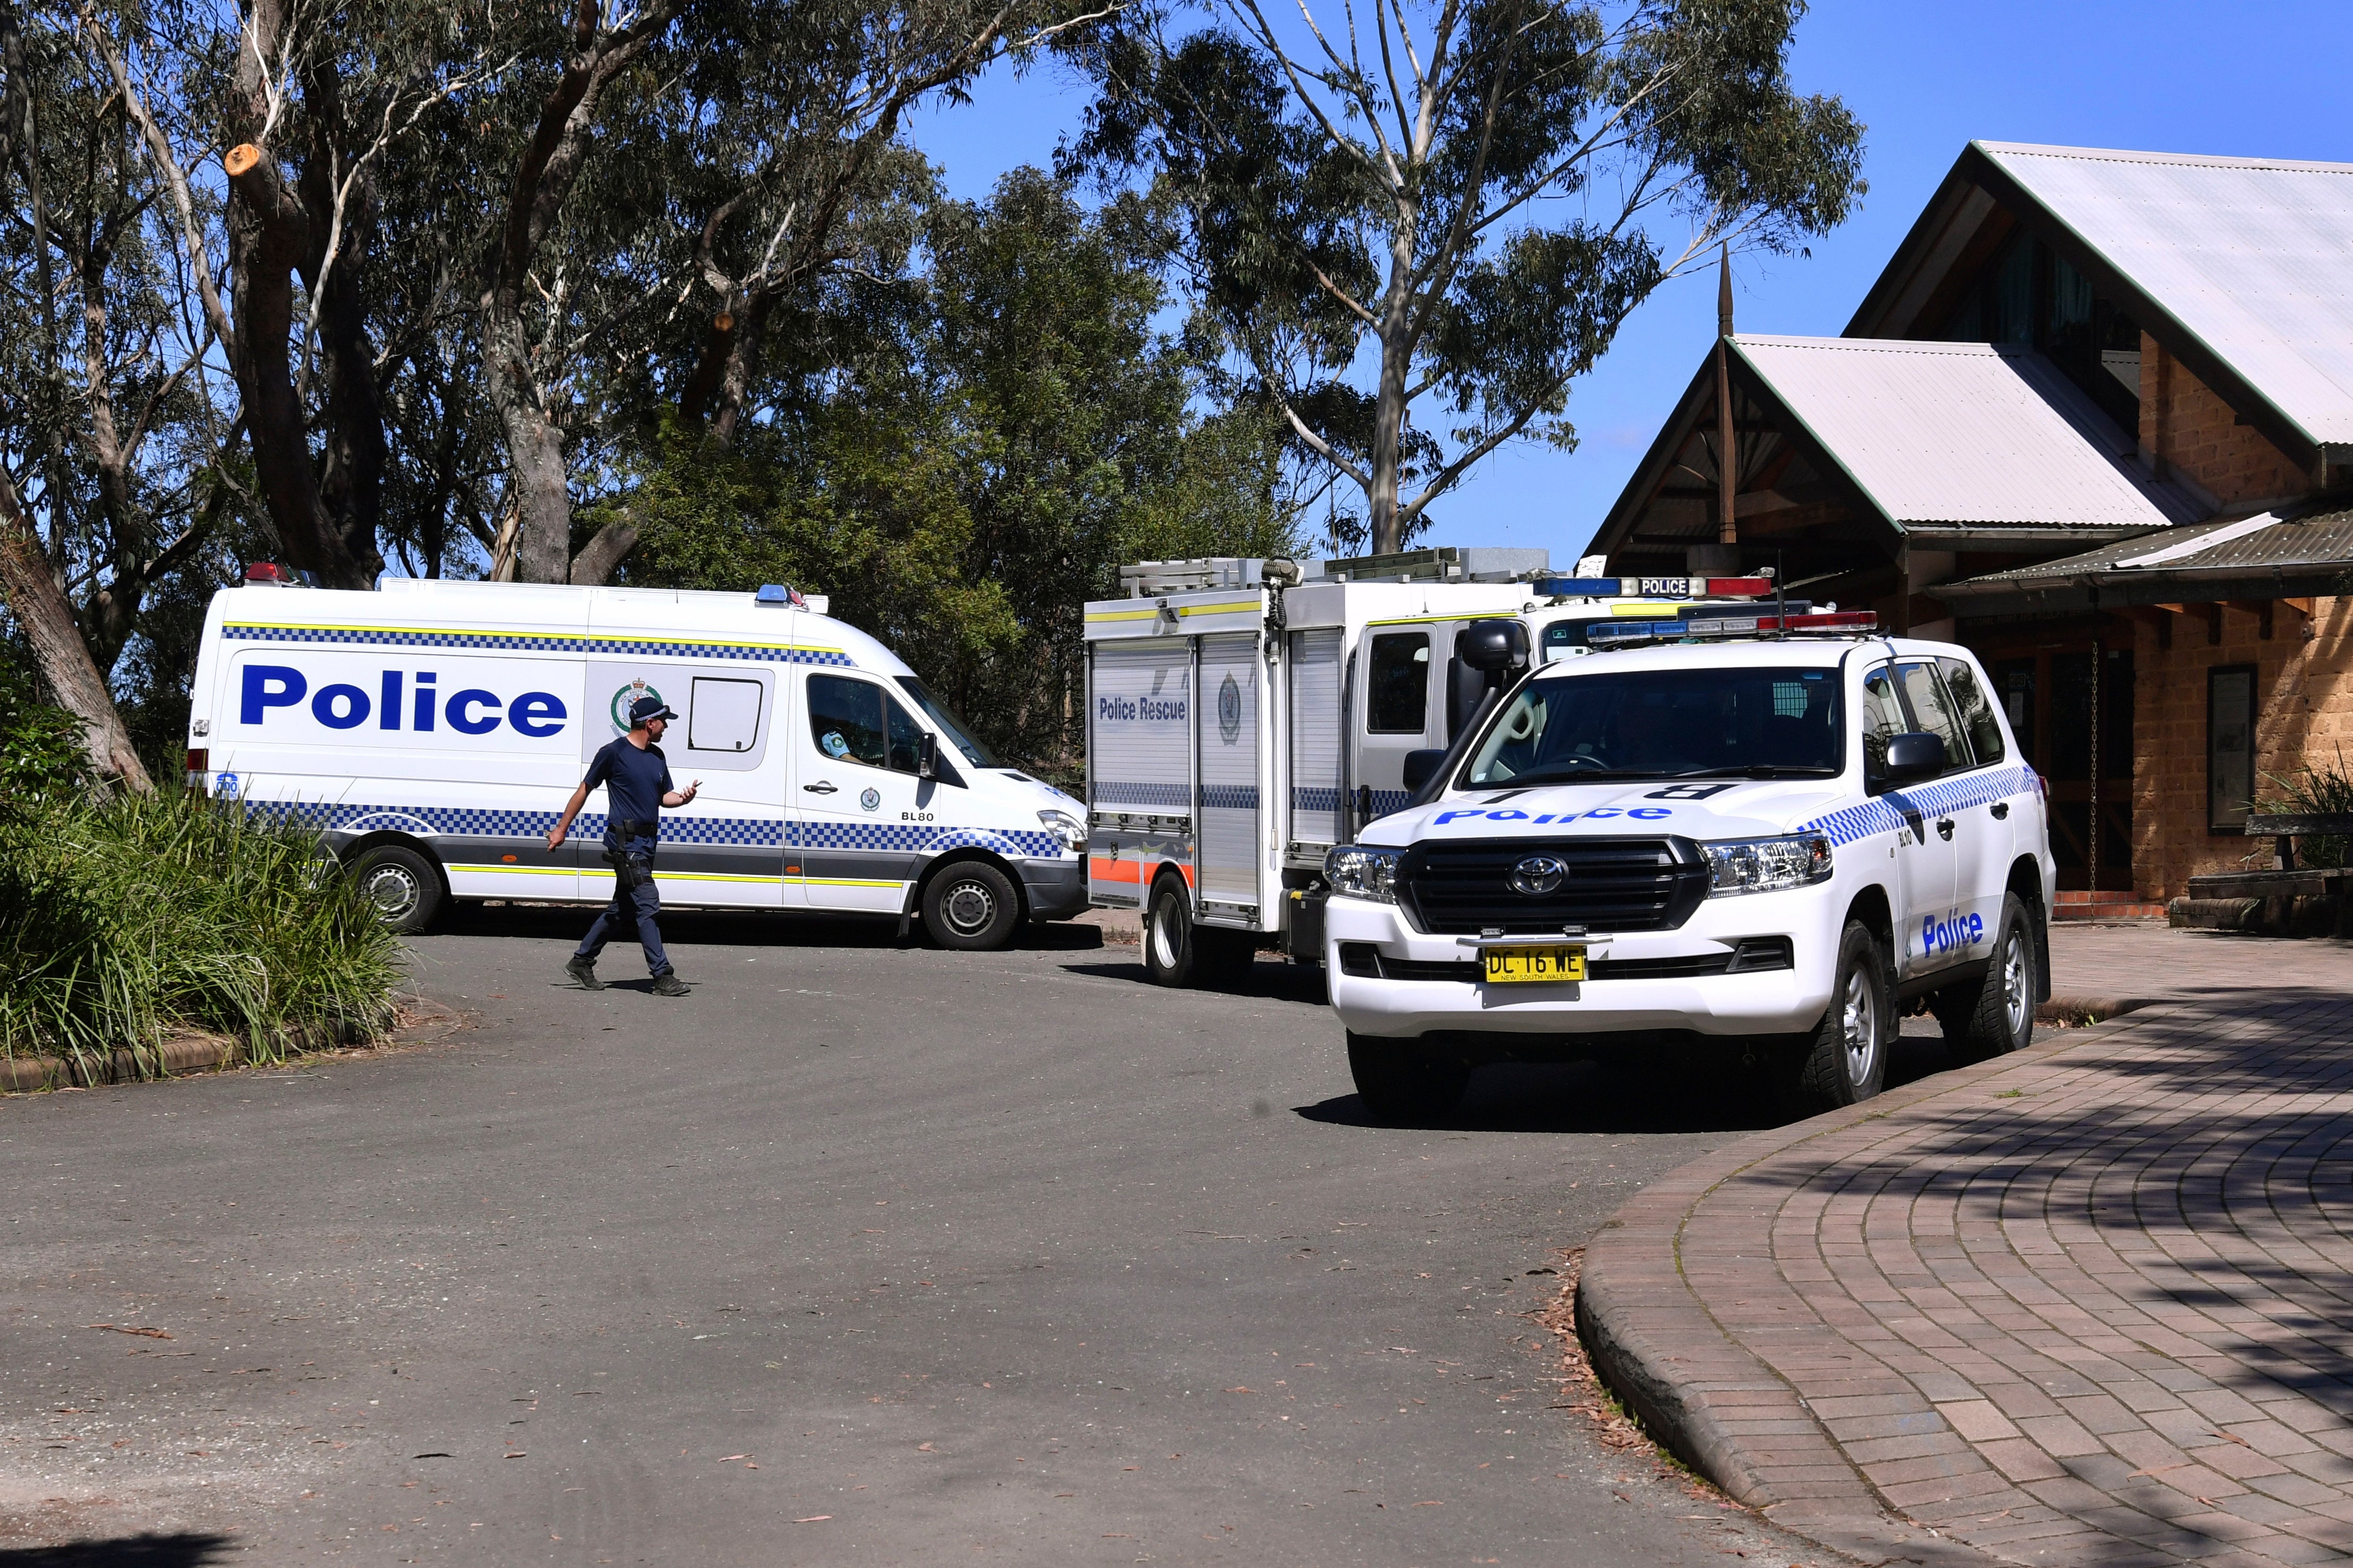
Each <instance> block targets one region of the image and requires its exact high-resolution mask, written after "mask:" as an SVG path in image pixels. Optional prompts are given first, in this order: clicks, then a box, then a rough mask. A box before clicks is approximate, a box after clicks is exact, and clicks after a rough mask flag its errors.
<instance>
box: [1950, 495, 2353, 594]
mask: <svg viewBox="0 0 2353 1568" xmlns="http://www.w3.org/2000/svg"><path fill="white" fill-rule="evenodd" d="M2274 568H2276V569H2277V570H2279V571H2280V572H2283V573H2298V574H2303V575H2306V576H2310V575H2313V574H2326V573H2330V572H2343V571H2345V570H2347V569H2348V568H2353V509H2346V508H2339V509H2338V510H2333V511H2316V512H2310V513H2307V514H2306V515H2304V516H2300V517H2282V516H2280V515H2279V514H2278V513H2276V512H2263V513H2259V514H2257V515H2256V516H2254V517H2250V518H2242V519H2240V520H2238V521H2234V522H2212V521H2209V522H2198V523H2191V524H2190V525H2189V526H2188V527H2186V528H2168V529H2167V530H2165V531H2163V532H2161V533H2148V534H2143V535H2141V536H2140V537H2138V538H2137V539H2131V540H2120V541H2118V542H2116V543H2114V544H2104V545H2102V546H2101V547H2100V548H2099V549H2097V550H2088V551H2085V552H2084V553H2083V554H2081V555H2070V556H2066V557H2064V558H2063V559H2061V560H2057V561H2042V562H2037V563H2034V564H2033V565H2031V566H2017V567H2012V568H2011V569H2010V570H2009V571H2006V572H1989V573H1987V574H1984V575H1983V576H1978V577H1968V578H1964V579H1963V580H1961V581H1960V582H1958V583H1947V584H1938V585H1937V586H1936V587H1935V588H1932V589H1930V590H1928V591H1929V592H1930V593H1934V594H1939V595H1941V594H1943V593H1944V592H1945V590H1946V589H1947V588H1952V589H1958V590H1959V591H1960V593H1961V595H1975V594H1979V593H1991V592H1996V591H1999V590H2001V589H2005V588H2011V587H2016V588H2029V587H2033V586H2036V585H2038V584H2046V583H2053V582H2059V581H2079V582H2082V583H2084V584H2094V583H2108V584H2127V583H2131V582H2136V581H2143V580H2150V581H2163V580H2166V579H2168V578H2172V577H2176V576H2178V575H2180V574H2210V575H2211V574H2223V573H2243V574H2249V575H2260V574H2266V573H2269V572H2271V571H2273V570H2274Z"/></svg>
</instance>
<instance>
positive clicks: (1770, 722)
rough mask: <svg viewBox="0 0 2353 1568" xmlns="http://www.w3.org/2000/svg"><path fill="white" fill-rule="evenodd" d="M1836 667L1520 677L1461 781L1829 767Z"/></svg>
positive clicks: (1776, 772)
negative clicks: (1522, 683)
mask: <svg viewBox="0 0 2353 1568" xmlns="http://www.w3.org/2000/svg"><path fill="white" fill-rule="evenodd" d="M1839 707H1840V704H1839V672H1838V669H1837V668H1836V667H1834V666H1833V667H1827V668H1820V669H1795V668H1778V669H1773V668H1749V669H1725V668H1714V669H1707V668H1693V669H1641V670H1617V671H1611V672H1608V673H1602V674H1593V675H1576V676H1570V677H1567V678H1564V679H1551V680H1536V681H1532V682H1530V683H1529V684H1528V685H1526V686H1525V687H1522V688H1521V689H1520V692H1519V694H1518V695H1517V696H1515V697H1514V698H1513V699H1512V700H1511V702H1510V703H1509V704H1507V705H1506V706H1505V707H1504V711H1503V713H1502V715H1501V716H1500V717H1499V718H1498V719H1497V720H1496V721H1495V724H1494V727H1493V728H1492V729H1491V730H1489V731H1488V732H1487V735H1486V738H1485V739H1484V740H1483V741H1482V742H1480V745H1479V750H1478V752H1476V753H1475V754H1474V755H1473V756H1472V761H1471V767H1470V770H1469V772H1468V773H1466V774H1465V775H1464V779H1463V783H1464V784H1465V786H1466V787H1469V788H1473V789H1479V788H1484V789H1497V788H1501V787H1504V786H1505V785H1509V784H1576V783H1578V782H1580V781H1583V780H1588V779H1594V780H1599V779H1617V778H1642V779H1648V778H1696V777H1704V776H1715V777H1722V778H1739V777H1753V778H1778V777H1784V776H1789V775H1804V776H1814V775H1820V776H1825V777H1827V776H1829V775H1831V774H1834V773H1838V772H1839V771H1840V770H1841V768H1842V767H1843V766H1844V765H1845V748H1844V745H1843V743H1842V742H1843V741H1844V731H1843V729H1842V726H1841V721H1840V718H1839Z"/></svg>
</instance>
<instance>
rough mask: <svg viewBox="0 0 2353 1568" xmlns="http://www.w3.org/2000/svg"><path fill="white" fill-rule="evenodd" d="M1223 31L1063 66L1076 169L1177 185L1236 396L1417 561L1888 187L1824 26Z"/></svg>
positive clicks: (1187, 240) (1729, 1) (1239, 23)
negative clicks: (1749, 291)
mask: <svg viewBox="0 0 2353 1568" xmlns="http://www.w3.org/2000/svg"><path fill="white" fill-rule="evenodd" d="M1203 8H1204V9H1206V10H1208V11H1209V12H1210V13H1211V14H1212V16H1213V17H1214V18H1215V19H1214V20H1212V21H1210V22H1209V23H1208V24H1207V25H1204V26H1198V27H1189V28H1179V27H1177V26H1175V25H1174V23H1175V14H1176V12H1178V11H1180V10H1181V9H1182V7H1181V6H1176V5H1137V6H1131V7H1128V8H1126V9H1124V10H1123V11H1122V12H1121V13H1119V15H1118V16H1117V17H1116V18H1115V20H1113V22H1112V23H1110V24H1108V25H1106V26H1104V27H1103V28H1102V29H1099V30H1097V31H1095V32H1092V33H1089V34H1083V35H1080V36H1077V37H1073V38H1072V39H1071V41H1070V42H1069V43H1068V44H1067V45H1065V46H1064V48H1065V52H1066V53H1067V54H1069V55H1070V56H1071V57H1072V58H1074V59H1075V60H1077V61H1078V63H1079V64H1080V65H1081V66H1082V68H1085V69H1086V70H1087V71H1088V72H1089V73H1090V74H1091V75H1092V76H1093V77H1094V78H1095V79H1096V80H1097V82H1098V83H1099V84H1100V92H1099V96H1098V98H1097V100H1096V102H1095V104H1094V105H1093V107H1092V109H1091V110H1090V111H1089V115H1088V120H1087V124H1086V126H1085V129H1084V132H1083V133H1082V135H1081V136H1080V137H1079V138H1078V139H1077V141H1076V142H1074V143H1072V144H1071V145H1069V146H1067V147H1066V148H1065V149H1064V150H1063V153H1062V168H1063V172H1065V173H1066V174H1068V173H1077V172H1079V171H1082V170H1084V171H1088V172H1092V173H1094V174H1098V175H1100V176H1102V177H1103V178H1105V179H1106V180H1108V181H1111V182H1113V183H1114V184H1124V183H1125V182H1128V181H1131V180H1134V179H1144V180H1148V181H1149V182H1150V183H1151V185H1152V188H1153V190H1154V191H1155V194H1156V195H1158V196H1159V197H1160V198H1162V199H1164V200H1165V201H1166V202H1167V203H1168V204H1169V205H1170V206H1171V208H1172V209H1173V214H1174V216H1175V219H1176V222H1177V223H1178V224H1179V226H1180V227H1181V229H1182V231H1183V235H1184V247H1185V253H1186V258H1187V261H1188V263H1189V264H1190V266H1191V268H1192V269H1193V271H1194V273H1195V275H1196V276H1197V277H1198V279H1199V280H1200V288H1201V292H1200V301H1201V307H1202V308H1201V313H1200V316H1199V318H1198V321H1197V326H1196V331H1198V334H1199V336H1200V337H1201V339H1202V340H1203V341H1204V342H1207V343H1215V344H1216V345H1218V346H1219V347H1220V348H1221V349H1222V351H1223V352H1224V353H1226V354H1227V355H1228V356H1229V358H1230V360H1231V361H1232V362H1233V363H1235V364H1236V365H1238V366H1239V368H1238V369H1237V371H1236V372H1235V379H1234V381H1233V383H1232V385H1231V395H1234V396H1235V397H1237V398H1249V397H1261V398H1264V399H1266V400H1268V401H1270V402H1271V403H1273V404H1275V405H1280V406H1282V407H1285V408H1288V409H1289V410H1290V411H1291V412H1292V413H1293V414H1294V415H1295V416H1297V417H1298V420H1299V423H1300V425H1301V426H1304V431H1303V434H1302V436H1301V437H1300V440H1301V443H1302V447H1303V451H1304V453H1306V454H1307V455H1308V460H1309V462H1310V463H1311V465H1312V464H1315V463H1321V464H1322V465H1324V467H1325V468H1326V469H1327V471H1331V472H1335V473H1337V474H1343V475H1345V476H1346V478H1348V479H1352V480H1354V481H1355V482H1356V485H1358V486H1359V487H1361V488H1362V489H1363V490H1364V491H1365V493H1366V502H1367V506H1368V510H1369V512H1370V514H1371V516H1372V518H1373V520H1374V522H1375V526H1376V527H1380V526H1383V521H1382V520H1383V519H1384V518H1385V517H1386V516H1388V514H1389V513H1390V512H1391V511H1392V510H1394V514H1395V517H1394V521H1395V523H1397V524H1399V525H1402V527H1403V529H1404V531H1405V533H1406V534H1408V535H1409V534H1410V532H1411V531H1412V529H1413V527H1414V526H1415V524H1416V522H1417V521H1419V519H1420V518H1421V516H1422V514H1423V511H1424V509H1425V508H1426V507H1427V505H1428V504H1429V502H1430V501H1431V500H1434V499H1436V498H1437V497H1438V496H1440V495H1441V494H1443V493H1444V492H1445V491H1446V490H1447V489H1448V488H1450V487H1451V485H1453V484H1454V483H1455V482H1456V481H1457V480H1458V479H1460V478H1461V476H1462V474H1463V473H1464V472H1465V471H1467V469H1468V468H1470V467H1471V466H1472V464H1474V463H1476V462H1477V461H1478V460H1480V459H1481V458H1483V457H1484V456H1485V455H1486V454H1487V453H1489V452H1491V451H1493V450H1494V449H1495V447H1497V446H1498V445H1500V444H1501V443H1503V442H1504V441H1508V440H1512V439H1514V438H1517V437H1521V436H1523V435H1525V436H1530V437H1543V438H1546V439H1548V440H1549V441H1550V442H1551V443H1552V444H1553V445H1555V446H1556V447H1570V446H1572V445H1573V443H1574V433H1573V431H1572V430H1571V429H1570V428H1569V426H1567V424H1566V422H1565V421H1563V419H1562V418H1561V416H1562V415H1563V414H1564V412H1565V411H1566V408H1567V389H1568V384H1569V383H1570V381H1571V380H1572V379H1574V378H1575V377H1577V376H1578V375H1581V374H1585V373H1586V372H1587V371H1588V370H1590V369H1591V368H1592V366H1593V364H1594V363H1595V361H1596V360H1597V359H1599V356H1600V355H1601V354H1602V353H1603V352H1604V351H1606V350H1607V349H1608V347H1609V342H1610V341H1611V339H1612V338H1613V337H1614V336H1615V334H1616V332H1617V330H1618V327H1619V325H1620V322H1622V321H1624V320H1625V318H1626V316H1627V315H1628V314H1629V313H1630V311H1631V310H1633V309H1634V308H1635V307H1636V306H1637V305H1639V304H1641V301H1642V300H1644V299H1646V298H1647V297H1648V296H1649V295H1650V294H1651V291H1652V290H1653V289H1656V288H1657V287H1658V286H1659V285H1660V283H1662V281H1663V280H1665V279H1667V278H1670V277H1672V276H1673V275H1675V273H1676V272H1678V271H1679V270H1682V269H1683V268H1688V267H1690V266H1692V265H1694V263H1695V262H1697V261H1699V260H1701V259H1703V258H1704V252H1706V251H1709V250H1712V249H1713V248H1714V246H1715V242H1716V241H1718V240H1725V241H1728V242H1730V243H1732V244H1734V245H1736V246H1746V247H1761V248H1764V249H1767V250H1776V251H1778V250H1788V249H1790V248H1794V247H1796V245H1797V244H1798V243H1799V240H1800V239H1801V238H1802V237H1805V236H1807V235H1810V234H1819V233H1821V232H1823V231H1825V230H1827V229H1829V228H1831V227H1832V226H1836V225H1837V224H1839V223H1840V222H1842V221H1843V220H1844V218H1845V216H1846V215H1847V213H1848V211H1849V210H1850V208H1851V206H1852V203H1853V201H1854V199H1855V198H1856V197H1857V196H1859V195H1862V191H1863V188H1864V187H1863V183H1862V178H1861V169H1862V127H1861V125H1859V124H1858V123H1857V122H1856V121H1855V120H1854V118H1853V117H1852V114H1850V113H1849V112H1848V110H1846V108H1845V106H1844V105H1843V104H1842V103H1841V102H1840V101H1839V100H1836V99H1833V98H1823V97H1819V96H1814V97H1807V96H1800V95H1799V94H1798V93H1797V92H1796V91H1795V90H1794V89H1793V88H1792V87H1791V85H1790V82H1789V78H1788V67H1787V61H1788V52H1789V48H1790V45H1791V40H1792V37H1793V34H1794V30H1795V26H1796V24H1797V20H1798V18H1799V16H1801V15H1802V14H1803V11H1804V5H1803V4H1802V0H1635V3H1632V4H1624V3H1601V0H1583V3H1578V4H1571V5H1531V4H1527V3H1526V0H1472V4H1468V5H1460V4H1455V3H1453V0H1448V3H1447V4H1445V5H1421V6H1418V7H1410V6H1407V5H1402V4H1399V5H1393V6H1375V7H1374V8H1373V10H1372V12H1371V14H1370V15H1369V16H1360V15H1359V14H1358V13H1356V12H1355V11H1345V10H1343V9H1342V8H1339V7H1333V8H1331V10H1330V11H1329V13H1328V14H1325V15H1323V16H1316V15H1315V14H1314V12H1313V10H1312V9H1309V10H1303V12H1302V13H1301V15H1300V16H1296V17H1293V16H1289V15H1288V14H1287V13H1288V12H1289V10H1290V8H1289V7H1287V6H1286V7H1282V8H1280V10H1281V12H1282V13H1283V15H1282V28H1281V29H1280V30H1278V29H1277V27H1276V26H1275V24H1274V22H1273V20H1271V16H1272V15H1273V14H1274V13H1275V12H1276V10H1277V8H1274V7H1263V6H1261V5H1258V4H1257V3H1256V0H1232V3H1208V4H1205V5H1204V7H1203ZM1392 27H1394V28H1395V31H1396V35H1397V36H1396V37H1392V36H1391V29H1392ZM1662 220H1663V222H1662ZM1654 224H1657V225H1660V226H1662V227H1665V228H1668V229H1670V230H1678V231H1681V233H1680V234H1678V235H1676V237H1673V238H1672V239H1663V238H1662V237H1660V236H1659V235H1658V234H1656V233H1654V232H1652V229H1651V225H1654ZM1367 381H1369V382H1370V383H1371V384H1370V385H1367V384H1366V383H1367ZM1417 404H1419V405H1421V409H1422V412H1423V418H1422V420H1421V423H1420V425H1419V426H1417V425H1416V423H1415V421H1414V420H1413V418H1412V417H1411V412H1412V410H1413V408H1414V406H1415V405H1417ZM1400 480H1411V481H1418V482H1419V493H1417V494H1412V495H1408V494H1405V493H1401V492H1400V490H1399V488H1398V486H1399V481H1400ZM1398 542H1400V541H1398V540H1386V541H1384V540H1376V541H1375V542H1374V544H1373V548H1375V549H1376V550H1382V549H1395V548H1397V547H1398Z"/></svg>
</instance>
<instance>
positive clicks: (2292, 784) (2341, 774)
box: [2256, 746, 2353, 868]
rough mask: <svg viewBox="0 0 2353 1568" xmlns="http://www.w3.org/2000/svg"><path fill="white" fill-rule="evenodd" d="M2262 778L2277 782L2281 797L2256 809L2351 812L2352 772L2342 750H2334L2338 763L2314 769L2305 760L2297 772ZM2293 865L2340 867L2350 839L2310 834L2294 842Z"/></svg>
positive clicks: (2351, 844) (2311, 813)
mask: <svg viewBox="0 0 2353 1568" xmlns="http://www.w3.org/2000/svg"><path fill="white" fill-rule="evenodd" d="M2263 777H2264V778H2266V779H2268V780H2270V781H2271V782H2272V783H2273V784H2275V785H2277V786H2278V788H2279V791H2280V793H2281V794H2282V795H2284V796H2285V797H2286V798H2285V799H2284V800H2267V801H2264V802H2263V803H2262V804H2261V805H2258V806H2257V808H2256V809H2257V810H2259V811H2284V812H2285V813H2293V814H2295V815H2297V816H2345V815H2348V814H2353V773H2347V772H2346V767H2345V749H2344V748H2343V747H2342V746H2340V747H2338V748H2337V765H2336V766H2335V767H2333V768H2316V767H2314V766H2313V765H2312V763H2311V762H2310V761H2309V760H2307V761H2306V763H2305V765H2304V769H2303V771H2302V772H2300V773H2289V774H2287V775H2285V776H2284V777H2283V776H2281V775H2280V774H2278V773H2265V774H2264V775H2263ZM2295 849H2296V864H2297V865H2299V866H2311V867H2315V868H2321V867H2331V866H2342V865H2344V864H2345V863H2346V855H2347V851H2348V849H2353V842H2348V840H2347V839H2345V838H2343V837H2334V836H2330V835H2327V834H2318V833H2316V834H2311V835H2309V836H2307V837H2303V838H2299V839H2297V840H2296V841H2295Z"/></svg>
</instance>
